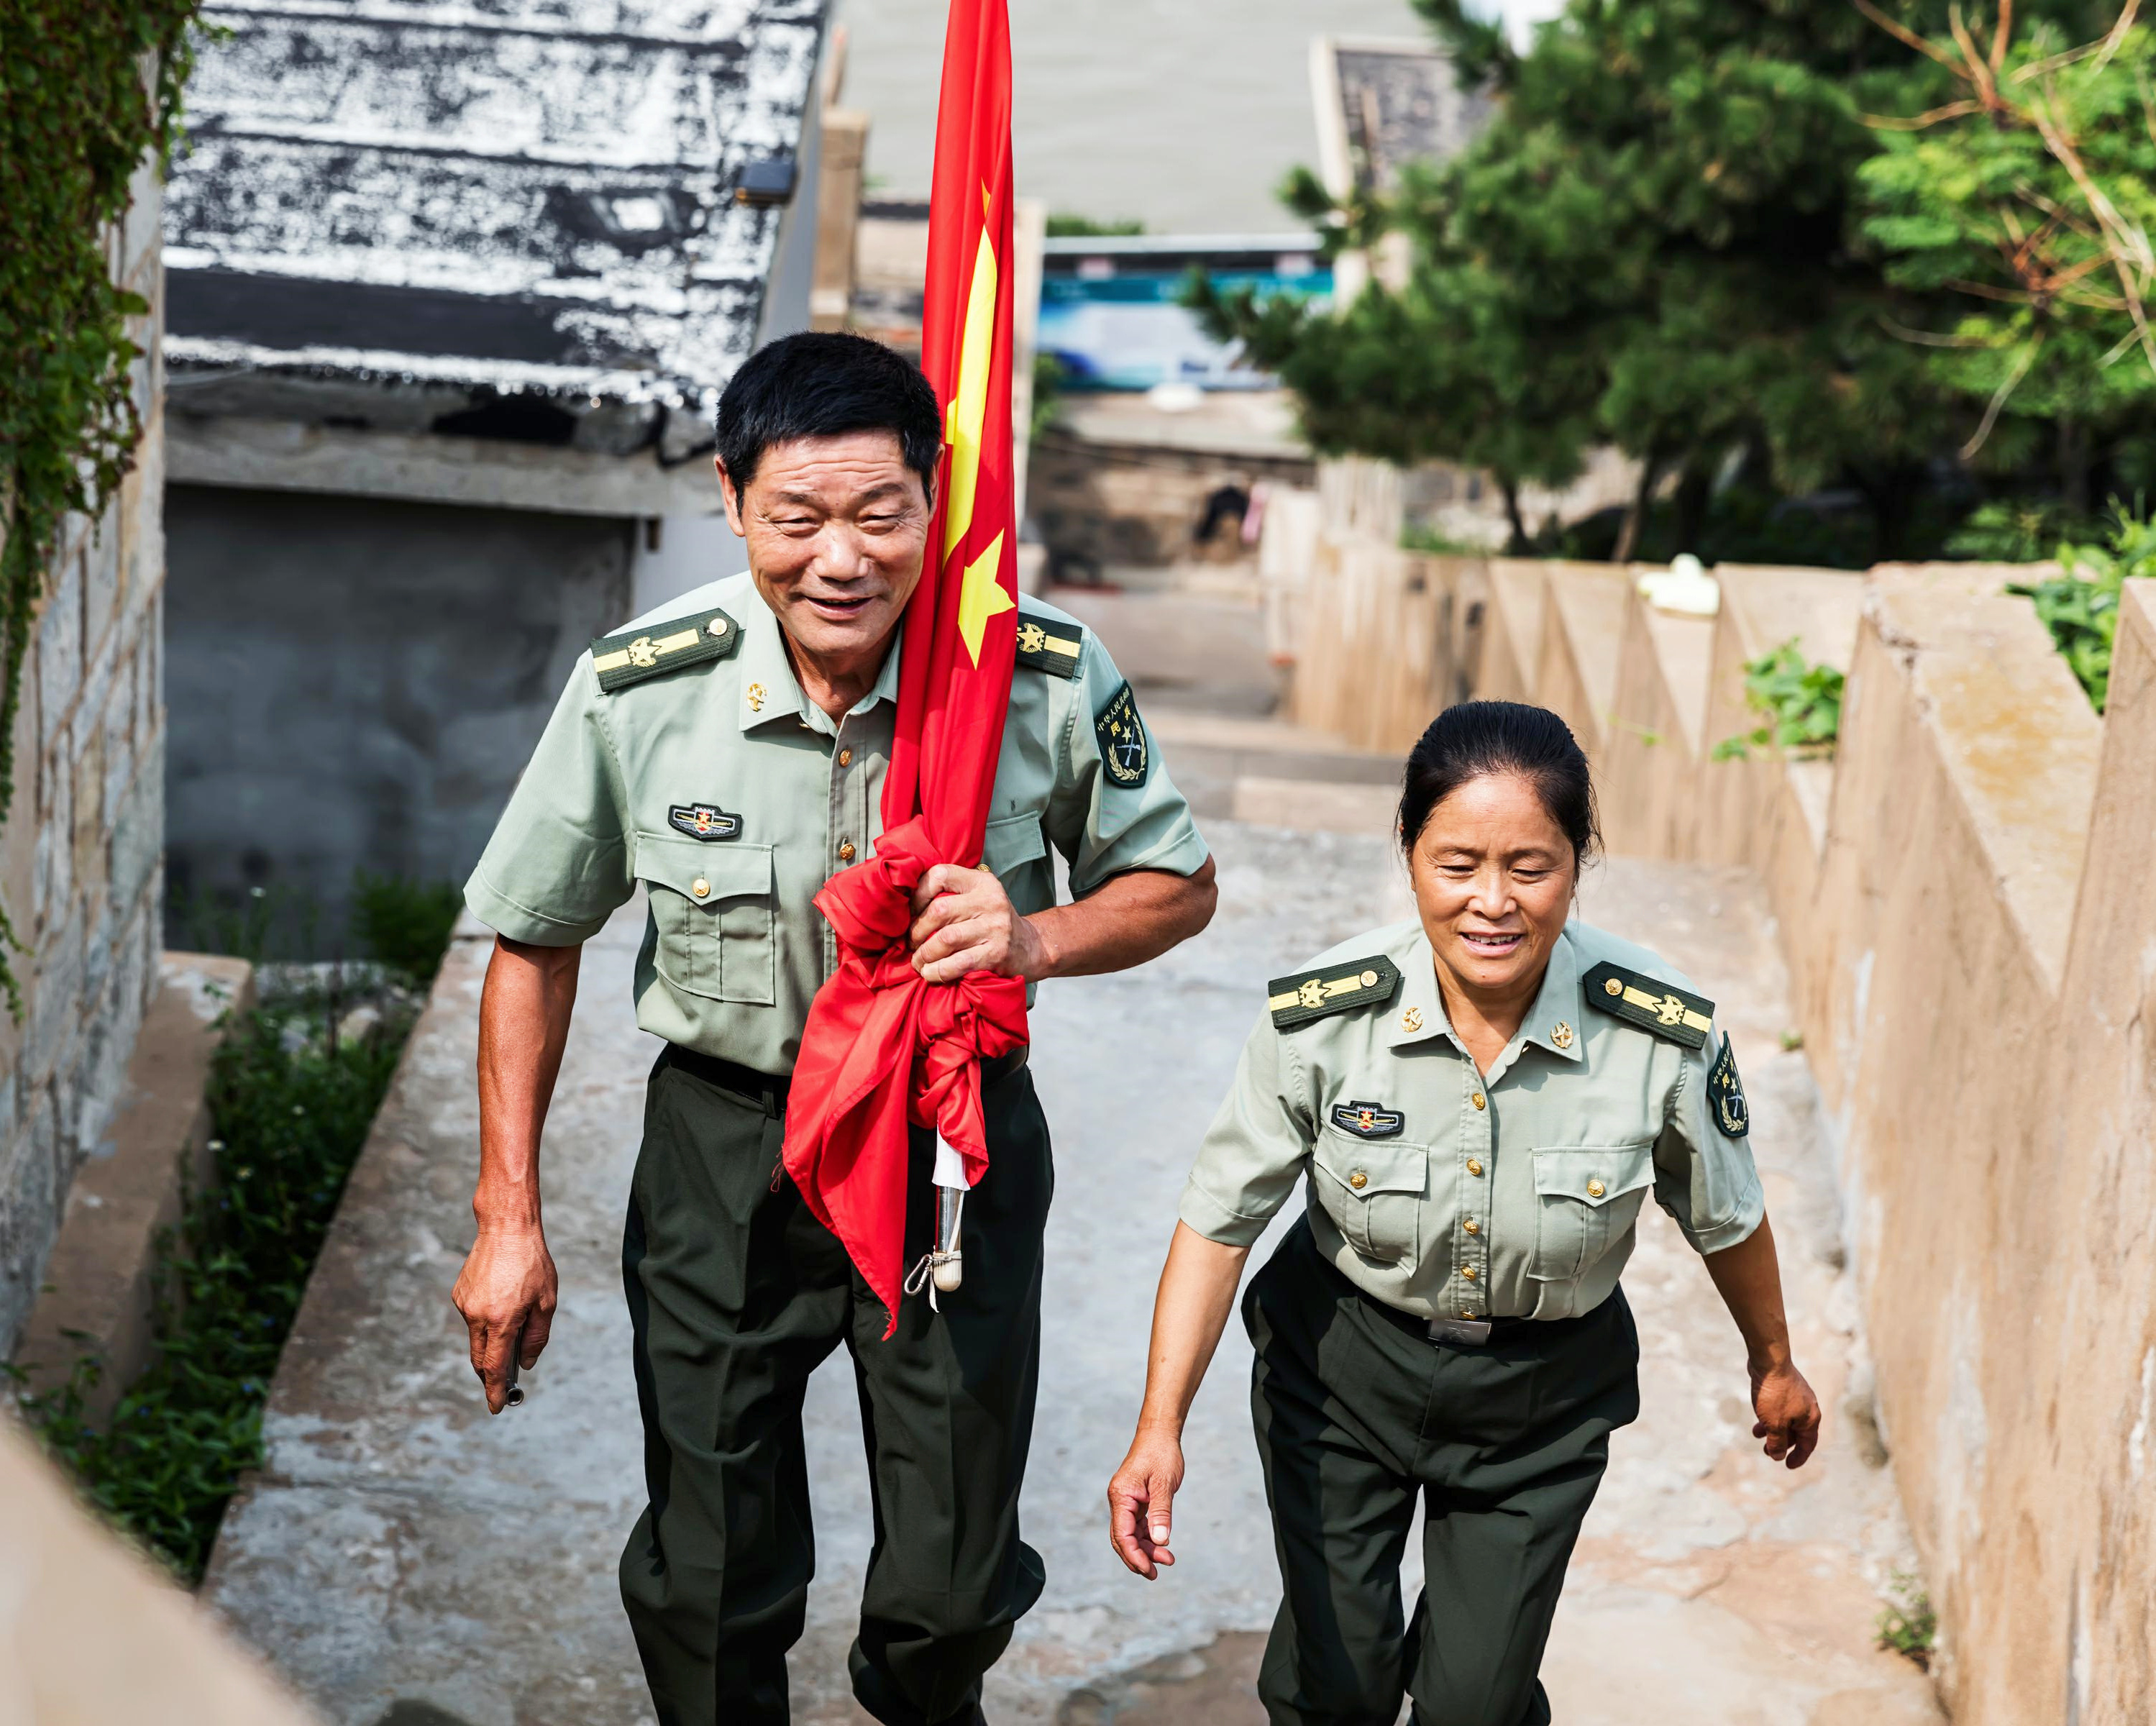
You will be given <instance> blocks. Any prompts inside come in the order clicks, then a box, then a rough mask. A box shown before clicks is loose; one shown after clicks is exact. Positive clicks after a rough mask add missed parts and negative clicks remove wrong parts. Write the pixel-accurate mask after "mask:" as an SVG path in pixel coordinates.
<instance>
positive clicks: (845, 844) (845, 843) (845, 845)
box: [839, 839, 854, 863]
mask: <svg viewBox="0 0 2156 1726" xmlns="http://www.w3.org/2000/svg"><path fill="white" fill-rule="evenodd" d="M853 860H854V842H853V840H850V839H847V840H839V861H840V862H841V863H850V862H852V861H853Z"/></svg>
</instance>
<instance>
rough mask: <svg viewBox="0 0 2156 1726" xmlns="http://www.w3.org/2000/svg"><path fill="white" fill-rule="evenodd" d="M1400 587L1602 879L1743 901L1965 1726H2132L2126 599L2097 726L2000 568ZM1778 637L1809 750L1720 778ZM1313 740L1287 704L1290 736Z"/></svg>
mask: <svg viewBox="0 0 2156 1726" xmlns="http://www.w3.org/2000/svg"><path fill="white" fill-rule="evenodd" d="M1416 573H1418V574H1419V577H1420V578H1421V579H1422V581H1423V583H1424V590H1423V591H1420V592H1418V593H1414V595H1412V596H1409V595H1406V594H1399V595H1396V596H1394V599H1393V600H1392V601H1391V602H1390V603H1392V604H1395V605H1401V606H1404V605H1405V604H1408V602H1409V598H1410V597H1411V598H1412V599H1413V600H1414V603H1415V604H1418V605H1420V606H1422V607H1424V609H1436V608H1437V604H1438V602H1437V601H1436V600H1435V598H1433V597H1432V593H1431V590H1432V589H1435V588H1442V587H1445V586H1446V585H1450V587H1451V588H1452V589H1453V591H1454V592H1455V593H1475V594H1476V595H1478V596H1480V598H1481V601H1482V603H1483V604H1484V605H1485V607H1486V614H1485V615H1484V617H1483V618H1482V619H1481V627H1480V630H1479V640H1478V641H1477V644H1476V647H1477V654H1478V657H1477V659H1476V665H1475V668H1474V674H1473V676H1472V678H1471V682H1472V684H1473V686H1474V688H1475V690H1476V692H1477V693H1483V694H1490V695H1504V696H1513V697H1517V698H1522V699H1528V700H1534V701H1541V702H1543V703H1544V704H1545V705H1548V706H1552V707H1553V708H1555V709H1557V710H1558V711H1560V712H1563V713H1564V714H1565V716H1566V717H1567V718H1568V720H1569V721H1570V722H1572V723H1573V726H1574V728H1575V730H1576V731H1577V732H1578V734H1579V735H1580V737H1581V739H1582V741H1583V742H1584V743H1585V744H1586V746H1587V747H1588V748H1589V753H1590V754H1591V755H1592V756H1593V758H1594V761H1595V764H1596V768H1597V771H1598V775H1599V783H1600V793H1601V799H1602V809H1603V818H1604V825H1605V827H1606V829H1607V830H1608V832H1609V838H1610V841H1611V845H1612V848H1613V849H1614V850H1623V851H1629V852H1632V853H1634V854H1636V855H1652V856H1664V857H1670V858H1673V859H1680V860H1701V861H1708V862H1717V863H1741V864H1744V865H1748V866H1750V867H1752V868H1753V869H1754V870H1756V871H1758V873H1759V875H1760V876H1762V878H1763V881H1764V882H1765V884H1766V887H1767V890H1768V894H1769V896H1770V901H1771V903H1772V905H1773V907H1774V912H1775V916H1776V917H1777V920H1778V922H1779V933H1780V937H1781V942H1782V944H1783V947H1784V951H1785V953H1786V954H1787V957H1788V960H1789V969H1790V973H1791V976H1792V981H1793V984H1794V995H1795V1003H1796V1005H1795V1010H1796V1012H1797V1015H1798V1024H1797V1025H1796V1026H1795V1027H1794V1029H1796V1030H1799V1032H1801V1034H1802V1035H1803V1037H1804V1047H1805V1049H1806V1050H1807V1052H1808V1055H1809V1059H1810V1061H1811V1064H1812V1068H1813V1071H1814V1073H1815V1076H1816V1078H1817V1080H1818V1082H1819V1086H1820V1091H1821V1093H1822V1095H1823V1097H1824V1098H1825V1102H1826V1105H1827V1107H1828V1110H1829V1112H1830V1117H1831V1118H1832V1119H1833V1120H1834V1122H1835V1124H1836V1127H1837V1128H1838V1133H1839V1141H1840V1143H1839V1157H1840V1171H1839V1172H1840V1188H1841V1204H1842V1220H1843V1226H1844V1232H1845V1239H1846V1243H1847V1247H1848V1251H1849V1254H1850V1259H1851V1266H1852V1267H1853V1269H1854V1271H1855V1273H1856V1284H1857V1287H1858V1289H1859V1291H1860V1293H1861V1302H1862V1305H1863V1309H1864V1314H1865V1328H1866V1338H1867V1342H1868V1346H1869V1349H1870V1352H1871V1359H1872V1363H1873V1370H1874V1374H1875V1379H1876V1390H1875V1393H1874V1404H1875V1409H1876V1419H1877V1420H1878V1424H1879V1426H1880V1429H1881V1435H1882V1437H1883V1439H1884V1441H1885V1442H1886V1446H1887V1448H1888V1450H1889V1452H1890V1455H1891V1458H1892V1467H1893V1468H1894V1471H1895V1474H1896V1479H1897V1485H1898V1486H1899V1487H1900V1490H1901V1492H1902V1497H1903V1500H1904V1503H1905V1504H1906V1506H1907V1510H1908V1513H1909V1518H1910V1522H1911V1523H1912V1528H1913V1529H1914V1531H1915V1533H1916V1536H1917V1541H1918V1544H1919V1545H1920V1547H1921V1549H1922V1553H1923V1556H1924V1560H1925V1568H1926V1579H1927V1581H1928V1586H1929V1590H1930V1592H1931V1595H1932V1599H1933V1603H1934V1604H1935V1605H1937V1607H1938V1610H1939V1613H1940V1621H1941V1650H1940V1655H1941V1657H1940V1662H1939V1666H1938V1672H1939V1675H1940V1682H1941V1684H1942V1687H1943V1691H1944V1692H1945V1693H1946V1696H1947V1698H1948V1702H1949V1703H1950V1704H1951V1706H1952V1708H1953V1713H1954V1717H1955V1718H1956V1720H1957V1722H1958V1723H1959V1726H2030V1723H2039V1722H2042V1723H2050V1722H2057V1723H2061V1726H2067V1723H2071V1726H2111V1723H2117V1726H2128V1723H2133V1726H2139V1723H2143V1722H2145V1721H2146V1720H2147V1719H2148V1717H2149V1716H2148V1707H2149V1703H2148V1698H2149V1697H2150V1695H2151V1694H2152V1693H2156V1588H2152V1583H2153V1582H2156V1481H2152V1479H2151V1477H2150V1472H2149V1471H2150V1467H2151V1451H2152V1447H2156V1205H2152V1202H2151V1198H2150V1195H2151V1194H2156V870H2152V869H2151V868H2150V866H2149V861H2148V859H2149V842H2150V837H2151V835H2156V583H2131V584H2129V586H2128V591H2127V595H2126V598H2125V602H2124V606H2123V624H2122V625H2121V629H2120V633H2119V641H2118V647H2117V663H2116V667H2115V670H2114V671H2113V681H2112V696H2111V703H2110V709H2109V711H2108V714H2107V717H2104V718H2102V719H2099V718H2098V717H2097V716H2096V715H2095V714H2094V713H2093V712H2092V711H2091V709H2090V707H2089V706H2088V704H2087V701H2086V699H2085V698H2084V697H2083V696H2082V691H2081V690H2080V688H2079V686H2077V685H2076V683H2075V682H2074V681H2073V679H2072V677H2071V676H2070V675H2069V674H2068V672H2067V671H2066V667H2065V665H2064V662H2063V661H2062V660H2061V659H2060V658H2059V656H2058V655H2057V654H2056V652H2054V651H2053V650H2052V647H2051V641H2050V639H2049V637H2048V635H2047V634H2046V633H2045V631H2044V630H2043V629H2042V628H2041V626H2040V624H2038V623H2037V622H2036V620H2035V616H2034V614H2033V612H2032V610H2031V609H2030V605H2029V604H2028V602H2027V601H2025V600H2022V599H2017V598H2012V597H2010V596H2009V595H2007V594H2006V593H2005V592H2004V586H2005V582H2006V580H2007V579H2008V578H2009V573H2008V572H2007V571H2006V570H2005V569H2003V568H1995V567H1984V566H1971V565H1965V564H1963V565H1937V566H1932V567H1929V568H1880V569H1876V570H1874V571H1872V572H1871V573H1869V574H1868V575H1856V574H1850V573H1841V572H1837V571H1828V570H1787V569H1764V568H1733V567H1725V568H1722V569H1721V570H1719V571H1717V574H1718V576H1719V577H1720V578H1721V582H1722V609H1721V613H1720V615H1719V616H1718V617H1717V618H1716V619H1713V620H1712V622H1711V623H1709V622H1705V621H1702V620H1697V619H1679V618H1673V617H1666V616H1663V615H1661V614H1658V613H1655V612H1653V611H1652V610H1650V608H1648V607H1647V606H1646V605H1645V603H1644V602H1643V601H1642V600H1641V599H1640V597H1639V596H1638V594H1637V593H1635V591H1633V588H1632V585H1631V583H1630V580H1629V579H1628V578H1627V577H1628V575H1629V572H1618V571H1612V570H1608V569H1606V568H1605V569H1602V570H1599V571H1598V570H1595V569H1593V568H1582V567H1578V566H1569V567H1568V566H1563V565H1550V566H1542V567H1537V566H1533V565H1527V564H1518V563H1505V562H1491V561H1488V560H1481V559H1460V560H1450V559H1424V560H1418V562H1417V564H1416ZM2012 573H2013V575H2014V576H2016V577H2020V578H2025V577H2026V575H2027V573H2028V572H2027V570H2026V569H2025V568H2023V569H2017V570H2015V571H2014V572H2012ZM1368 603H1369V604H1373V605H1380V604H1384V603H1386V602H1385V601H1384V600H1383V596H1381V595H1380V596H1374V597H1373V598H1371V599H1370V600H1369V601H1368ZM1307 617H1308V626H1307V628H1306V640H1305V641H1304V643H1303V655H1302V659H1301V665H1300V666H1299V675H1301V676H1308V675H1309V674H1310V672H1311V670H1312V668H1314V667H1322V666H1327V665H1332V663H1333V661H1332V660H1328V658H1327V654H1328V653H1329V652H1330V651H1332V649H1331V648H1330V646H1329V645H1327V644H1326V643H1323V642H1321V641H1317V640H1312V639H1308V638H1309V637H1311V636H1313V635H1315V634H1317V633H1318V632H1319V631H1321V630H1324V629H1329V628H1331V627H1332V626H1330V625H1328V624H1327V623H1326V621H1325V617H1324V614H1323V613H1322V610H1320V609H1315V608H1313V609H1312V611H1311V612H1310V613H1309V614H1307ZM1352 628H1353V624H1352V622H1345V623H1342V624H1341V625H1340V626H1339V629H1340V632H1341V633H1342V634H1346V633H1347V631H1348V630H1350V629H1352ZM1786 640H1796V641H1797V642H1798V644H1799V647H1800V648H1801V649H1802V650H1803V651H1804V653H1805V655H1806V656H1807V657H1809V658H1810V659H1813V660H1823V661H1825V662H1826V663H1829V664H1832V665H1838V666H1840V667H1842V668H1844V669H1845V670H1846V671H1847V673H1848V679H1849V681H1848V686H1847V691H1846V699H1845V707H1844V711H1843V717H1842V727H1841V737H1840V745H1839V747H1838V750H1837V751H1836V753H1835V756H1834V757H1833V758H1832V759H1831V760H1828V759H1814V760H1808V761H1790V760H1787V759H1784V758H1781V757H1780V756H1779V754H1777V753H1775V752H1774V751H1772V750H1764V751H1754V752H1753V753H1752V754H1751V756H1750V757H1749V758H1747V759H1740V760H1732V761H1726V762H1716V761H1713V760H1712V758H1711V757H1712V751H1713V747H1714V745H1715V744H1716V743H1717V742H1718V741H1720V740H1721V739H1722V738H1724V737H1731V736H1733V735H1737V734H1738V733H1740V732H1746V731H1748V730H1750V729H1751V728H1752V727H1753V725H1754V724H1756V723H1757V722H1758V721H1757V717H1756V716H1753V715H1752V714H1750V713H1749V712H1748V710H1747V709H1746V707H1745V706H1744V701H1743V666H1744V663H1745V661H1746V660H1749V659H1752V658H1754V657H1756V656H1758V655H1760V654H1762V653H1763V652H1765V651H1767V650H1770V649H1772V648H1774V647H1775V646H1776V645H1779V644H1780V643H1781V642H1784V641H1786ZM1435 705H1438V703H1436V702H1435V701H1433V703H1432V706H1433V707H1434V706H1435ZM1320 711H1322V698H1321V697H1320V696H1317V694H1316V692H1314V691H1299V692H1298V696H1297V712H1298V716H1299V717H1301V716H1304V715H1314V714H1316V713H1317V712H1320ZM1305 722H1306V723H1308V722H1312V721H1311V720H1310V719H1309V718H1307V717H1306V719H1305Z"/></svg>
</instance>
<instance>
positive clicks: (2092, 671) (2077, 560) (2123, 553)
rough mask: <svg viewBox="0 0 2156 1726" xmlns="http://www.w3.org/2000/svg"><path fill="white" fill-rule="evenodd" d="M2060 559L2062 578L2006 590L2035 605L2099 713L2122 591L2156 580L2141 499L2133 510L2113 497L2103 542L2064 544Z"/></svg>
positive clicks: (2153, 528) (2155, 536) (2154, 543)
mask: <svg viewBox="0 0 2156 1726" xmlns="http://www.w3.org/2000/svg"><path fill="white" fill-rule="evenodd" d="M2058 559H2059V573H2058V574H2056V575H2053V576H2047V577H2046V578H2045V579H2044V580H2042V581H2038V582H2010V583H2008V584H2007V588H2006V591H2007V592H2008V593H2019V594H2021V595H2022V596H2023V597H2025V598H2029V599H2032V600H2034V601H2035V605H2036V616H2037V619H2038V620H2039V621H2040V623H2042V624H2043V625H2044V627H2045V628H2046V629H2049V630H2050V631H2051V640H2052V642H2053V644H2054V645H2056V647H2057V648H2058V650H2059V651H2060V652H2061V654H2063V655H2065V656H2066V665H2067V668H2068V669H2069V670H2071V671H2072V672H2073V674H2074V676H2075V677H2076V679H2077V680H2079V681H2080V683H2081V686H2082V689H2083V690H2084V691H2086V692H2087V696H2088V698H2089V705H2090V706H2092V707H2094V708H2095V709H2096V711H2097V712H2099V713H2101V712H2102V711H2103V707H2104V702H2105V701H2107V699H2108V698H2109V696H2110V694H2111V651H2112V643H2113V641H2114V640H2116V639H2117V634H2118V601H2119V593H2120V590H2121V588H2123V586H2124V585H2125V583H2126V581H2127V579H2128V578H2129V577H2133V576H2148V575H2156V523H2152V522H2151V521H2149V519H2148V515H2147V513H2146V511H2144V510H2143V509H2142V508H2141V506H2140V504H2139V501H2138V499H2137V500H2136V502H2135V507H2134V508H2133V510H2131V511H2129V510H2128V509H2127V508H2126V506H2124V505H2123V504H2122V503H2120V502H2119V501H2118V500H2117V498H2113V499H2112V502H2111V510H2110V514H2109V517H2108V520H2107V524H2106V526H2105V527H2104V529H2103V539H2102V543H2101V544H2093V545H2091V544H2081V545H2076V544H2072V543H2066V544H2061V546H2060V547H2059V550H2058Z"/></svg>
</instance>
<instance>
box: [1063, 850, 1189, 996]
mask: <svg viewBox="0 0 2156 1726" xmlns="http://www.w3.org/2000/svg"><path fill="white" fill-rule="evenodd" d="M1213 876H1214V868H1213V860H1212V859H1211V858H1210V857H1208V858H1207V859H1206V860H1204V863H1202V864H1201V865H1199V868H1198V871H1197V872H1196V873H1195V874H1193V875H1188V876H1183V875H1172V874H1170V873H1168V871H1166V870H1161V869H1134V870H1132V871H1130V873H1128V874H1127V875H1118V876H1114V877H1113V878H1112V879H1111V880H1109V881H1105V882H1103V883H1102V884H1101V887H1100V888H1099V889H1098V891H1095V892H1092V893H1089V894H1087V895H1086V897H1084V898H1083V899H1081V900H1078V901H1077V902H1075V903H1073V904H1070V905H1057V906H1054V907H1050V909H1048V910H1046V911H1039V912H1034V913H1033V914H1032V915H1031V916H1030V917H1028V918H1027V919H1026V921H1027V922H1029V923H1031V924H1032V925H1033V927H1034V931H1035V932H1037V933H1038V934H1039V937H1040V941H1041V945H1042V946H1043V947H1044V948H1045V949H1046V953H1047V958H1046V967H1045V969H1043V970H1041V971H1040V972H1039V976H1042V977H1097V976H1100V975H1101V974H1102V973H1106V972H1110V971H1127V970H1128V969H1130V968H1131V967H1132V966H1133V965H1142V964H1143V963H1145V962H1146V961H1147V959H1153V958H1159V957H1160V955H1161V954H1163V953H1166V952H1167V951H1168V948H1171V947H1173V946H1175V945H1176V944H1177V943H1180V942H1183V941H1188V939H1189V938H1190V937H1192V936H1193V935H1195V934H1196V933H1198V932H1199V930H1201V929H1203V928H1204V927H1205V926H1206V924H1208V923H1209V922H1212V921H1213V907H1214V905H1215V904H1216V903H1217V902H1219V890H1218V889H1217V888H1216V887H1215V886H1214V884H1213Z"/></svg>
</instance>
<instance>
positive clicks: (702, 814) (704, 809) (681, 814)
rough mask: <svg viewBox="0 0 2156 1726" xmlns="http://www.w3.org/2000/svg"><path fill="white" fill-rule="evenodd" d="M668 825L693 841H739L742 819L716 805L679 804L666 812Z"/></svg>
mask: <svg viewBox="0 0 2156 1726" xmlns="http://www.w3.org/2000/svg"><path fill="white" fill-rule="evenodd" d="M666 824H667V825H668V826H669V827H671V828H672V829H673V830H675V832H676V833H685V834H687V835H689V837H690V838H691V839H701V840H720V839H739V838H740V837H741V831H742V818H741V817H740V816H739V815H730V814H727V813H726V811H725V810H724V809H721V808H720V807H719V806H718V805H717V804H715V803H677V804H674V805H673V807H672V808H670V809H668V810H667V811H666Z"/></svg>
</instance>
